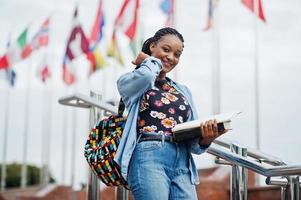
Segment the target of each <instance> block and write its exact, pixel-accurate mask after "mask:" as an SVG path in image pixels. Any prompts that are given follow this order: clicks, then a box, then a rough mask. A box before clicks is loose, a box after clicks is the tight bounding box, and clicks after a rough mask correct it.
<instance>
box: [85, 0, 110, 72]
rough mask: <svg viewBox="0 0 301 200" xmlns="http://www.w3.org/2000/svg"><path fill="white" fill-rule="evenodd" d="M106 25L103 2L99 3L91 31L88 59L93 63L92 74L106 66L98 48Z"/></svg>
mask: <svg viewBox="0 0 301 200" xmlns="http://www.w3.org/2000/svg"><path fill="white" fill-rule="evenodd" d="M104 25H105V21H104V13H103V10H102V0H100V1H99V6H98V9H97V14H96V18H95V21H94V24H93V27H92V30H91V35H90V39H89V43H90V52H89V53H88V54H87V59H88V60H89V61H90V63H91V69H90V73H89V74H92V73H93V72H95V71H96V70H97V69H100V68H102V67H104V66H105V64H106V63H105V59H104V57H103V55H102V53H101V52H100V49H99V48H98V45H99V43H100V41H101V39H102V37H103V27H104Z"/></svg>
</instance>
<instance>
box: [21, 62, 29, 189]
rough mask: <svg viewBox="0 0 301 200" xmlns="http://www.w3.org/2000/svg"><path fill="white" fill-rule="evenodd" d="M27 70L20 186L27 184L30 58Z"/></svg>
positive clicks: (23, 186)
mask: <svg viewBox="0 0 301 200" xmlns="http://www.w3.org/2000/svg"><path fill="white" fill-rule="evenodd" d="M29 61H30V62H29V66H28V70H27V83H26V90H25V95H26V96H25V121H24V138H23V163H22V169H21V188H23V189H24V188H26V185H27V153H28V128H29V126H28V125H29V124H28V123H29V117H30V116H29V106H30V102H29V100H30V89H31V87H30V75H31V65H32V62H31V59H30V60H29Z"/></svg>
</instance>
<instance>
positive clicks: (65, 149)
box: [61, 92, 68, 185]
mask: <svg viewBox="0 0 301 200" xmlns="http://www.w3.org/2000/svg"><path fill="white" fill-rule="evenodd" d="M65 94H66V92H65ZM67 110H68V109H66V108H64V112H63V133H62V135H63V138H62V174H61V176H62V183H63V185H64V184H66V158H67V156H66V154H67V145H66V141H67Z"/></svg>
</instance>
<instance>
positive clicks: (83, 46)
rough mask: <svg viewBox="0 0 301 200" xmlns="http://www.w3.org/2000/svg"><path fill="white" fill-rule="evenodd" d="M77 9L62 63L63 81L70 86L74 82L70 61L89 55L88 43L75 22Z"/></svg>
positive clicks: (76, 21)
mask: <svg viewBox="0 0 301 200" xmlns="http://www.w3.org/2000/svg"><path fill="white" fill-rule="evenodd" d="M77 13H78V11H77V7H76V8H75V11H74V16H73V28H72V31H71V33H70V36H69V39H68V41H67V46H66V51H65V56H64V61H63V81H64V82H65V83H66V84H68V85H70V84H72V83H74V82H75V74H74V72H73V70H72V69H71V68H70V67H69V66H70V65H69V63H70V61H72V60H73V59H75V58H76V57H78V56H80V55H83V54H88V53H89V41H88V39H87V37H86V35H85V33H84V31H83V29H82V27H81V25H80V24H79V22H78V20H77Z"/></svg>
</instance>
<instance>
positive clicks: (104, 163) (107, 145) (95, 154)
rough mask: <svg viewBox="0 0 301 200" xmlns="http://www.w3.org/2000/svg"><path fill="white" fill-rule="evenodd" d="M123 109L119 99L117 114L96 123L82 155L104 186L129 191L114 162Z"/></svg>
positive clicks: (123, 119)
mask: <svg viewBox="0 0 301 200" xmlns="http://www.w3.org/2000/svg"><path fill="white" fill-rule="evenodd" d="M124 109H125V106H124V103H123V101H122V100H121V99H120V102H119V107H118V114H117V115H110V116H109V117H107V118H105V119H103V120H100V121H98V122H97V123H96V125H95V126H94V127H93V128H92V129H91V131H90V134H89V138H88V140H87V142H86V145H85V153H84V155H85V157H86V160H87V162H88V164H89V165H90V167H91V169H92V171H93V172H94V174H96V176H97V177H98V178H99V179H100V180H101V181H102V182H103V183H104V184H106V185H107V186H123V187H125V188H126V189H129V188H128V184H127V182H126V180H125V179H124V178H123V177H122V175H121V170H120V166H119V165H118V164H117V163H116V162H115V161H114V157H115V154H116V151H117V148H118V145H119V143H120V139H121V136H122V132H123V128H124V125H125V122H126V117H124V116H123V112H124Z"/></svg>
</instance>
